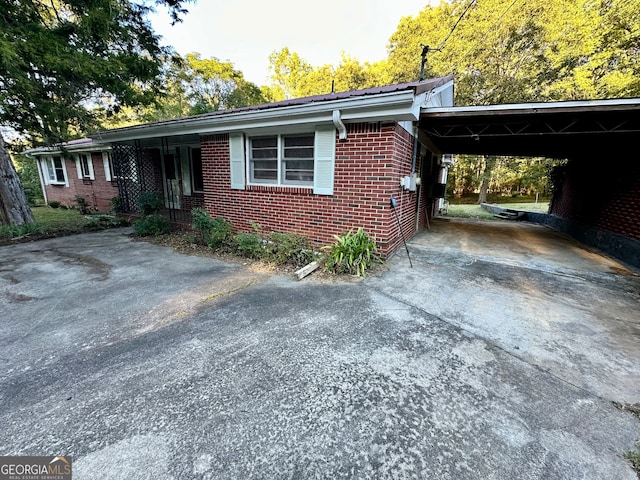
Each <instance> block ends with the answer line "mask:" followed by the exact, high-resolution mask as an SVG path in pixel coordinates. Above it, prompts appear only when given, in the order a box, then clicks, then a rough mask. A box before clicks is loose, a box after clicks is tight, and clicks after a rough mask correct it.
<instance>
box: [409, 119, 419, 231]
mask: <svg viewBox="0 0 640 480" xmlns="http://www.w3.org/2000/svg"><path fill="white" fill-rule="evenodd" d="M419 148H420V143H419V141H418V126H417V124H416V125H414V127H413V157H412V158H411V175H414V174H415V173H416V164H417V163H418V150H419ZM416 180H417V179H416ZM416 183H417V182H416ZM420 183H422V182H420ZM416 188H417V190H418V191H417V195H416V228H415V231H416V232H417V231H418V228H419V225H420V193H422V187H421V185H420V184H418V185H416Z"/></svg>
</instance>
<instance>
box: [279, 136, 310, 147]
mask: <svg viewBox="0 0 640 480" xmlns="http://www.w3.org/2000/svg"><path fill="white" fill-rule="evenodd" d="M284 146H285V148H286V147H299V146H305V147H311V148H313V135H296V136H295V137H284Z"/></svg>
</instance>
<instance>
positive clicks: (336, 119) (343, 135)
mask: <svg viewBox="0 0 640 480" xmlns="http://www.w3.org/2000/svg"><path fill="white" fill-rule="evenodd" d="M340 115H341V114H340V110H334V111H333V124H334V125H335V126H336V128H337V129H338V134H339V136H338V138H340V141H343V142H344V141H345V140H346V139H347V127H345V125H344V123H342V118H341V117H340Z"/></svg>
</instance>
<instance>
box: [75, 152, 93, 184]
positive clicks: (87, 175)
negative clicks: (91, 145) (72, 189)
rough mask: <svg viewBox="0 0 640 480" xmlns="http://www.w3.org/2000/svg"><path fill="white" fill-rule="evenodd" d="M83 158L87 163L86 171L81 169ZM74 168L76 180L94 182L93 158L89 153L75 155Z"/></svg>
mask: <svg viewBox="0 0 640 480" xmlns="http://www.w3.org/2000/svg"><path fill="white" fill-rule="evenodd" d="M83 157H84V159H86V161H87V171H86V172H85V171H84V168H83ZM76 168H77V170H78V178H79V179H81V180H95V179H96V177H95V175H94V172H93V158H92V155H91V152H82V153H78V154H77V155H76Z"/></svg>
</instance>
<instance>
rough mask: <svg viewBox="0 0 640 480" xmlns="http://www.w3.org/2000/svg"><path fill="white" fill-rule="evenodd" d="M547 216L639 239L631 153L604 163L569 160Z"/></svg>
mask: <svg viewBox="0 0 640 480" xmlns="http://www.w3.org/2000/svg"><path fill="white" fill-rule="evenodd" d="M636 157H637V155H636ZM550 213H552V214H555V215H558V216H559V217H562V218H566V219H568V220H572V221H574V222H577V223H580V224H583V225H585V226H589V227H596V228H600V229H602V230H607V231H610V232H613V233H617V234H620V235H624V236H627V237H630V238H634V239H636V240H640V162H638V159H637V158H633V156H632V155H631V154H630V157H629V158H627V159H618V160H617V161H616V162H615V163H608V164H607V163H604V162H601V161H597V160H596V159H574V160H571V161H570V162H569V163H568V164H567V165H566V166H565V167H564V175H563V177H562V182H561V187H560V189H559V190H557V191H556V192H555V193H554V198H553V201H552V204H551V210H550Z"/></svg>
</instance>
